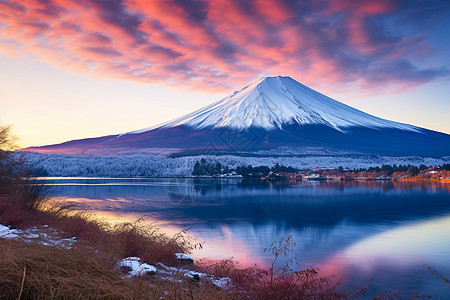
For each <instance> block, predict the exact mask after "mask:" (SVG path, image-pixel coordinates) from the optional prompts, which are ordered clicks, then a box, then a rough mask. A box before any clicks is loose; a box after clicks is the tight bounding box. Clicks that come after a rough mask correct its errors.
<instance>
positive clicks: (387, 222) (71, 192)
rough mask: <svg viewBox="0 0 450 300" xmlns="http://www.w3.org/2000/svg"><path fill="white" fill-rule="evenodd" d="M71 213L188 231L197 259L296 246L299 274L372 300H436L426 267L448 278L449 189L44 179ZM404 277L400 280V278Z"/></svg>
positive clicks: (438, 287) (257, 258)
mask: <svg viewBox="0 0 450 300" xmlns="http://www.w3.org/2000/svg"><path fill="white" fill-rule="evenodd" d="M46 183H48V184H51V185H53V186H54V187H55V190H56V193H57V194H58V196H59V197H61V198H63V199H66V200H67V201H71V202H72V203H73V204H74V208H75V209H82V210H93V211H96V212H97V213H98V214H99V215H102V214H103V215H108V216H109V218H110V219H114V218H120V219H121V220H128V221H133V220H136V219H137V218H141V217H142V218H144V220H149V221H151V220H159V221H160V224H161V225H162V226H163V227H167V228H172V229H173V228H181V227H190V230H191V233H192V234H193V235H195V236H197V237H198V240H199V241H200V242H205V243H204V249H203V250H201V251H196V252H195V253H194V255H195V256H197V257H213V258H229V257H234V258H236V259H238V260H239V261H240V263H241V265H243V266H245V265H252V264H254V263H258V264H260V265H267V264H269V263H271V260H272V257H270V255H269V254H268V253H264V251H263V249H264V248H266V247H268V246H270V244H271V243H272V242H273V241H275V240H279V239H280V238H281V237H283V236H287V235H292V236H293V237H294V239H295V241H296V242H297V249H296V251H297V253H298V255H299V261H300V266H299V268H305V267H308V266H318V267H320V268H321V270H322V271H323V272H324V274H335V275H337V276H339V278H340V279H342V280H343V286H346V287H347V286H350V285H353V286H358V285H362V284H363V283H364V281H368V280H370V281H371V282H372V283H371V290H370V295H377V294H378V293H379V292H381V291H385V292H392V291H393V290H396V289H399V288H400V289H401V291H400V293H403V294H400V295H403V296H405V297H406V296H408V295H409V296H411V295H412V294H413V293H421V294H428V295H432V296H436V297H437V296H439V295H440V296H444V295H446V294H443V293H444V292H445V293H448V291H449V289H448V288H447V287H446V286H444V285H443V284H442V283H441V282H439V280H436V279H434V278H433V277H431V273H429V272H428V271H427V269H426V268H425V267H424V265H429V266H430V267H432V268H435V269H437V270H438V271H439V272H440V273H442V274H447V276H450V234H449V233H448V232H449V230H448V229H449V228H450V185H449V184H440V183H429V182H421V183H418V182H392V181H348V182H347V181H345V182H343V181H331V182H330V181H316V182H314V181H301V182H297V183H295V182H289V181H284V182H282V181H278V182H266V181H260V180H247V179H212V178H202V179H186V178H172V179H170V178H164V179H144V178H139V179H103V178H98V179H79V178H66V179H56V178H53V179H50V180H46ZM406 274H407V275H406Z"/></svg>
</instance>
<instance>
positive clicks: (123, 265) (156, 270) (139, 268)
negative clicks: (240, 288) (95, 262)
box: [118, 253, 233, 289]
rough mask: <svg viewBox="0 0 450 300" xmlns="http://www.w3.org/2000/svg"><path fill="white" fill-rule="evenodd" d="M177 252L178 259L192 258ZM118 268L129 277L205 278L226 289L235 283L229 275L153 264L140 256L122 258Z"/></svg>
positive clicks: (177, 279) (171, 279) (172, 279)
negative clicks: (143, 260)
mask: <svg viewBox="0 0 450 300" xmlns="http://www.w3.org/2000/svg"><path fill="white" fill-rule="evenodd" d="M177 254H178V255H177V258H178V259H181V260H186V257H189V258H191V259H192V257H190V256H189V255H187V254H184V253H177ZM193 261H194V260H193V259H192V262H193ZM118 268H119V269H121V270H122V271H123V272H126V273H127V274H128V275H127V277H132V276H144V275H150V276H155V277H157V278H160V279H163V280H169V281H171V282H174V281H175V282H181V281H182V278H183V277H185V278H189V279H192V280H196V281H200V280H201V279H204V280H208V281H210V282H212V283H213V284H214V285H216V286H217V287H219V288H221V289H226V288H228V287H230V286H231V285H232V284H233V283H232V281H231V279H230V278H228V277H224V278H217V277H215V276H213V275H210V274H206V273H201V272H195V271H192V270H189V269H185V268H175V267H168V266H166V265H164V264H162V263H157V264H156V265H155V266H151V265H148V264H146V263H143V262H141V259H140V258H139V257H127V258H124V259H122V260H121V261H120V262H119V263H118Z"/></svg>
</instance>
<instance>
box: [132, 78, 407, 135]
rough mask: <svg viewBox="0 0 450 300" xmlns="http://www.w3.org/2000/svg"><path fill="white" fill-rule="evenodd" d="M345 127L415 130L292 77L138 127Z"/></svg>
mask: <svg viewBox="0 0 450 300" xmlns="http://www.w3.org/2000/svg"><path fill="white" fill-rule="evenodd" d="M292 124H299V125H314V124H315V125H326V126H329V127H332V128H335V129H337V130H342V129H344V128H346V127H352V126H364V127H370V128H377V127H381V128H383V127H389V128H397V129H403V130H412V131H415V130H416V129H415V127H413V126H411V125H406V124H401V123H396V122H392V121H388V120H384V119H381V118H377V117H374V116H372V115H369V114H366V113H364V112H362V111H359V110H357V109H354V108H352V107H350V106H347V105H345V104H343V103H340V102H338V101H336V100H333V99H331V98H329V97H327V96H325V95H322V94H320V93H318V92H316V91H314V90H312V89H310V88H308V87H307V86H305V85H303V84H301V83H299V82H297V81H295V80H293V79H292V78H290V77H281V76H277V77H263V78H261V79H260V80H258V81H256V82H254V83H252V84H250V85H248V86H246V87H245V88H243V89H242V90H240V91H236V92H234V93H233V94H232V95H230V96H228V97H225V98H223V99H221V100H219V101H217V102H215V103H213V104H211V105H208V106H206V107H204V108H201V109H199V110H197V111H195V112H192V113H190V114H187V115H185V116H183V117H181V118H179V119H176V120H174V121H169V122H167V123H164V124H161V125H159V126H156V127H150V128H146V129H143V130H137V131H134V132H131V133H142V132H145V131H149V130H152V129H156V128H168V127H175V126H180V125H185V126H189V127H193V128H196V129H201V128H206V127H212V128H219V127H230V128H233V129H237V130H244V129H248V128H249V127H259V128H264V129H266V130H272V129H276V128H278V129H282V127H283V126H285V125H292Z"/></svg>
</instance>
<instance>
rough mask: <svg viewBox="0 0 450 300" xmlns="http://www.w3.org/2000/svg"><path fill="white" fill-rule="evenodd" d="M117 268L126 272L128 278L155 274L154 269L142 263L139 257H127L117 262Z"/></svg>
mask: <svg viewBox="0 0 450 300" xmlns="http://www.w3.org/2000/svg"><path fill="white" fill-rule="evenodd" d="M119 268H121V269H124V270H127V271H128V274H129V276H143V275H151V274H155V273H156V268H155V267H154V266H151V265H149V264H146V263H142V262H141V260H140V258H139V257H127V258H124V259H122V260H121V261H120V262H119Z"/></svg>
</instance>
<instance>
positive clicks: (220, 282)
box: [211, 277, 233, 290]
mask: <svg viewBox="0 0 450 300" xmlns="http://www.w3.org/2000/svg"><path fill="white" fill-rule="evenodd" d="M211 282H212V283H214V284H215V285H216V286H218V287H219V288H221V289H223V290H224V289H227V288H228V287H230V285H232V284H233V282H232V281H231V279H230V278H229V277H223V278H220V279H214V280H211Z"/></svg>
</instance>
